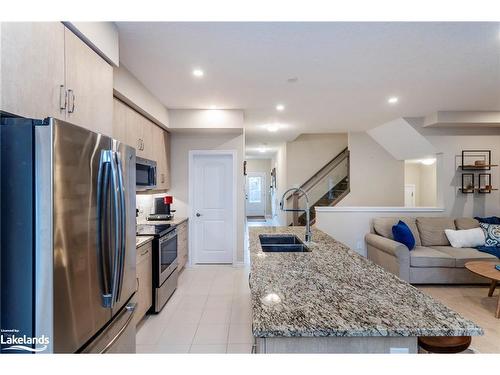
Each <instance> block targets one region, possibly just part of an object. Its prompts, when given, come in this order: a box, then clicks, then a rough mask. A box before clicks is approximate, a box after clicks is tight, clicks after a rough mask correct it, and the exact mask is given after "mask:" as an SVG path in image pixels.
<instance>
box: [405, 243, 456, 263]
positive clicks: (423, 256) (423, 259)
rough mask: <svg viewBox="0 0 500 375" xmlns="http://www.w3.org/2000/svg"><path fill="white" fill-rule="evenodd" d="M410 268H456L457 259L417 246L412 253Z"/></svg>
mask: <svg viewBox="0 0 500 375" xmlns="http://www.w3.org/2000/svg"><path fill="white" fill-rule="evenodd" d="M410 266H411V267H449V268H454V267H455V258H453V257H451V256H449V255H448V254H446V253H443V252H441V251H439V250H436V249H433V248H430V247H425V246H415V249H413V250H412V251H410Z"/></svg>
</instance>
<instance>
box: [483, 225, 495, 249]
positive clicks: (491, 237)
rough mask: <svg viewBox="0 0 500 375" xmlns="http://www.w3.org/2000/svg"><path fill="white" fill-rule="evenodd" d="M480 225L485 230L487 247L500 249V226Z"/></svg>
mask: <svg viewBox="0 0 500 375" xmlns="http://www.w3.org/2000/svg"><path fill="white" fill-rule="evenodd" d="M479 225H480V226H481V228H483V231H484V236H485V237H486V240H485V245H486V246H497V247H500V225H498V224H486V223H479Z"/></svg>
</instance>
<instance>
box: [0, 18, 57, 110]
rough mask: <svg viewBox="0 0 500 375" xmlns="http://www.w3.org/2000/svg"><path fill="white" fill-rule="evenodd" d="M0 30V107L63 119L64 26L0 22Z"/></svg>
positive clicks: (48, 23)
mask: <svg viewBox="0 0 500 375" xmlns="http://www.w3.org/2000/svg"><path fill="white" fill-rule="evenodd" d="M0 33H1V50H0V56H1V74H0V77H1V88H0V92H1V93H0V103H1V106H0V109H2V110H3V111H6V112H9V113H13V114H16V115H19V116H24V117H31V118H39V119H41V118H45V117H55V118H59V119H62V120H64V118H65V116H66V114H65V109H60V107H61V106H62V107H64V97H65V95H64V87H63V89H61V87H60V86H61V85H64V25H63V24H62V23H60V22H26V23H24V22H23V23H21V22H2V23H1V24H0ZM61 93H62V94H61ZM60 99H61V100H60Z"/></svg>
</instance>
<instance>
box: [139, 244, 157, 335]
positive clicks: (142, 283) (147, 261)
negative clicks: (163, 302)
mask: <svg viewBox="0 0 500 375" xmlns="http://www.w3.org/2000/svg"><path fill="white" fill-rule="evenodd" d="M136 273H137V294H136V299H137V310H136V313H135V318H134V323H135V324H136V325H137V323H139V322H140V321H141V319H142V318H143V317H144V315H146V312H147V311H148V310H149V308H150V307H151V305H152V303H153V258H152V245H151V242H148V243H147V244H144V245H142V246H140V247H138V248H137V255H136Z"/></svg>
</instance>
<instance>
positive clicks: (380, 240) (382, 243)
mask: <svg viewBox="0 0 500 375" xmlns="http://www.w3.org/2000/svg"><path fill="white" fill-rule="evenodd" d="M365 241H366V243H367V244H368V245H371V246H373V247H376V248H377V249H379V250H382V251H383V252H385V253H387V254H390V255H393V256H397V257H399V256H401V255H409V253H410V250H409V249H408V248H407V247H406V246H405V245H403V244H402V243H400V242H397V241H394V240H391V239H390V238H385V237H382V236H379V235H378V234H374V233H368V234H367V235H366V236H365Z"/></svg>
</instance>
